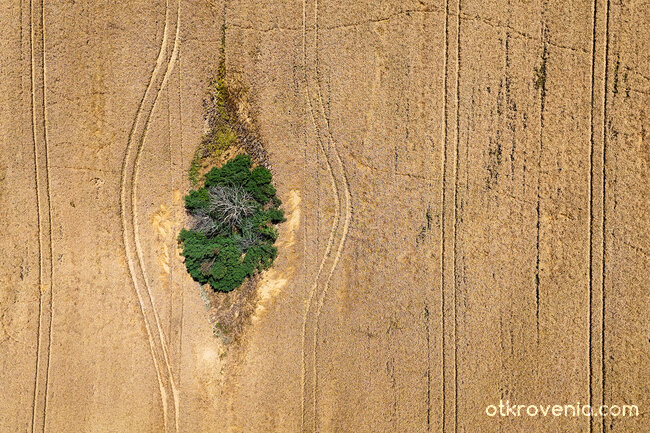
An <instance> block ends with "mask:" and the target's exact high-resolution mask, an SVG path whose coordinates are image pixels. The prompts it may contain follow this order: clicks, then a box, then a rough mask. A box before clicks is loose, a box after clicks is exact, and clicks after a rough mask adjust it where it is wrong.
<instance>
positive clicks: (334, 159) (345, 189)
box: [301, 0, 352, 432]
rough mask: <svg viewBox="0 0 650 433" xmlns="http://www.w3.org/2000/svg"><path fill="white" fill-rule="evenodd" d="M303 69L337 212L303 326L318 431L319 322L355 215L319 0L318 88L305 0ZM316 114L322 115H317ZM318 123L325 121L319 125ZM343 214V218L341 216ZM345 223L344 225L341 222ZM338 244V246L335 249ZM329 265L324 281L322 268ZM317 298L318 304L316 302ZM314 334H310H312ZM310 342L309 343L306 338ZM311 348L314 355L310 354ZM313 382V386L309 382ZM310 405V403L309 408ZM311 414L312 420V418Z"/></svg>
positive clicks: (305, 392)
mask: <svg viewBox="0 0 650 433" xmlns="http://www.w3.org/2000/svg"><path fill="white" fill-rule="evenodd" d="M302 30H303V69H304V73H305V84H306V86H305V97H306V98H307V102H308V105H309V111H310V116H311V120H312V124H313V126H314V130H315V132H316V137H317V142H318V147H319V149H320V150H321V151H322V152H323V154H324V155H325V160H326V167H327V171H328V173H329V175H330V179H331V182H332V186H331V188H332V192H333V193H334V201H335V213H334V221H333V222H332V228H331V230H330V235H329V239H328V242H327V246H326V249H325V254H324V255H323V258H322V260H321V262H320V266H319V269H318V272H317V273H316V276H315V278H314V282H313V285H312V287H311V290H310V293H309V301H308V306H307V309H306V311H305V315H304V319H303V329H302V359H303V362H302V380H301V386H302V400H301V406H302V407H301V409H302V414H301V425H302V431H303V432H305V431H310V428H309V427H310V424H311V431H313V432H316V431H317V430H318V422H317V420H318V417H317V403H318V398H317V396H318V356H317V355H318V336H319V322H320V315H321V312H322V308H323V305H324V303H325V297H326V295H327V291H328V289H329V285H330V281H331V279H332V276H333V275H334V271H335V270H336V267H337V265H338V263H339V260H340V258H341V255H342V251H343V247H344V245H345V240H346V238H347V233H348V229H349V227H350V221H351V219H352V204H351V203H352V196H351V194H350V187H349V183H348V179H347V174H346V168H345V164H344V163H343V160H342V159H341V156H340V153H339V151H338V149H337V147H336V143H335V141H334V138H333V136H332V133H331V130H330V127H329V119H328V117H327V115H326V113H325V106H324V103H323V98H322V90H321V83H320V77H319V70H318V66H319V58H318V0H315V2H314V55H315V65H314V79H313V80H312V81H315V83H316V91H315V92H314V91H313V85H312V84H310V78H309V71H308V68H307V3H306V0H303V26H302ZM312 94H315V95H316V97H317V102H318V106H317V107H316V110H317V113H316V114H315V109H314V101H313V100H312ZM317 116H318V117H320V122H319V119H317ZM319 123H322V124H323V125H322V126H320V125H319ZM321 130H324V131H325V135H326V143H324V141H323V138H322V136H321V132H320V131H321ZM341 215H343V219H342V220H341ZM341 223H342V225H341ZM335 244H336V250H334V249H333V247H334V245H335ZM326 267H327V268H328V269H329V271H328V272H327V276H326V277H325V281H324V282H323V283H322V284H321V283H320V280H321V278H322V277H323V275H324V274H323V270H324V269H325V268H326ZM315 302H316V305H314V303H315ZM309 334H311V335H309ZM308 339H309V346H310V347H307V340H308ZM308 351H311V356H308ZM310 385H311V386H310ZM308 406H311V408H309V407H308ZM310 409H311V410H310ZM310 417H311V422H309V421H310V420H309V418H310Z"/></svg>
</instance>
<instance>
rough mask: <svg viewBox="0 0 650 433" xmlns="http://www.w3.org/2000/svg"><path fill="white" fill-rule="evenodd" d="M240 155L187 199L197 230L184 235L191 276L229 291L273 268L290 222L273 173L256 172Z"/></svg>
mask: <svg viewBox="0 0 650 433" xmlns="http://www.w3.org/2000/svg"><path fill="white" fill-rule="evenodd" d="M251 166H252V162H251V159H250V157H249V156H248V155H238V156H236V157H235V158H233V159H231V160H230V161H228V162H227V163H226V164H224V165H223V166H221V167H215V168H213V169H212V170H210V172H208V173H207V174H206V175H205V182H204V185H203V186H202V187H201V188H199V189H196V190H193V191H190V193H189V194H188V195H186V196H185V207H186V209H187V211H188V212H189V213H190V215H191V217H192V226H191V228H190V229H189V230H188V229H183V230H182V231H181V233H180V235H179V242H180V243H181V244H182V254H183V256H184V257H185V266H186V268H187V271H188V272H189V274H190V275H191V276H192V278H194V280H196V281H198V282H199V283H201V284H206V283H207V284H209V285H210V286H211V287H212V289H213V290H215V291H219V292H229V291H231V290H233V289H234V288H236V287H238V286H240V285H241V284H242V283H243V282H244V280H245V279H246V278H247V277H251V276H252V275H254V274H255V273H257V272H260V271H262V270H264V269H267V268H268V267H270V266H271V265H272V264H273V260H274V259H275V257H276V256H277V249H276V247H275V246H273V243H274V242H275V240H276V238H277V236H278V235H277V231H276V229H275V228H274V227H273V226H274V225H275V224H278V223H280V222H282V221H284V213H283V211H282V209H280V205H281V202H280V200H279V199H278V198H277V196H276V191H275V188H274V187H273V185H272V184H271V181H272V175H271V172H270V171H269V170H268V169H266V168H264V167H255V168H253V169H251Z"/></svg>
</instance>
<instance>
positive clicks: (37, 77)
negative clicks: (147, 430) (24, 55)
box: [29, 0, 53, 433]
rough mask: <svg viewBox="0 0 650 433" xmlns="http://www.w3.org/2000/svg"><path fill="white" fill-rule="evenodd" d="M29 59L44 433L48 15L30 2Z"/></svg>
mask: <svg viewBox="0 0 650 433" xmlns="http://www.w3.org/2000/svg"><path fill="white" fill-rule="evenodd" d="M29 17H30V18H29V33H30V35H29V41H30V42H29V43H30V45H29V50H30V54H29V58H30V86H31V89H30V93H31V98H30V99H31V100H30V104H31V112H32V140H33V146H34V180H35V184H36V209H37V220H38V260H39V274H38V322H37V325H36V333H37V335H36V338H37V340H36V368H35V374H34V395H33V405H32V418H31V431H32V433H34V432H38V431H40V432H44V431H45V420H46V415H47V394H48V391H47V388H48V379H49V373H50V349H51V344H52V274H53V270H52V257H53V254H52V206H51V201H52V200H51V196H50V190H51V184H50V175H49V172H50V160H49V155H48V139H47V115H46V111H45V106H46V103H45V102H46V101H45V35H44V31H45V14H44V9H43V1H42V0H41V1H37V2H35V3H34V2H31V1H30V3H29Z"/></svg>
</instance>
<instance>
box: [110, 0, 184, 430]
mask: <svg viewBox="0 0 650 433" xmlns="http://www.w3.org/2000/svg"><path fill="white" fill-rule="evenodd" d="M169 3H170V2H169V0H168V1H167V2H166V6H165V26H164V30H163V39H162V42H161V44H160V49H159V52H158V58H157V60H156V65H155V67H154V70H153V72H152V74H151V77H150V80H149V83H148V85H147V88H146V90H145V93H144V95H143V97H142V99H141V100H140V104H139V106H138V110H137V112H136V116H135V119H134V121H133V125H132V128H131V132H130V133H129V139H128V143H127V148H126V153H125V156H124V162H123V165H122V174H121V191H120V213H121V217H122V234H123V238H124V249H125V253H126V258H127V263H128V269H129V274H130V276H131V279H132V281H133V286H134V288H135V292H136V296H137V298H138V303H139V306H140V311H141V313H142V317H143V320H144V325H145V329H146V332H147V337H148V340H149V348H150V351H151V356H152V359H153V363H154V368H155V370H156V377H157V380H158V386H159V389H160V395H161V400H162V408H163V423H164V426H165V431H170V429H171V428H173V429H174V430H175V431H176V432H178V431H179V395H178V390H177V388H176V383H175V379H174V375H173V373H172V368H171V365H170V360H169V354H168V352H169V351H168V347H167V342H166V340H165V335H164V332H163V330H162V327H161V324H160V317H159V315H158V311H157V310H156V306H155V303H154V300H153V296H152V294H151V287H150V286H149V280H148V277H147V274H146V271H145V267H144V260H143V253H142V248H141V245H140V238H139V234H138V224H137V212H138V211H137V197H136V193H137V177H138V166H139V163H140V157H141V154H142V148H143V144H144V139H145V136H146V134H147V131H148V129H149V124H150V121H151V115H152V113H153V110H154V108H155V106H156V103H157V101H158V97H159V95H160V92H161V91H162V89H163V87H164V86H165V85H166V84H167V81H168V79H169V75H170V73H171V71H172V70H173V68H174V65H175V62H176V59H177V57H178V50H179V44H180V1H177V7H176V8H175V9H176V11H175V13H176V20H175V28H172V27H171V23H172V21H173V18H172V13H173V9H172V8H170V5H169ZM172 34H173V35H174V39H173V46H172V49H171V50H170V35H172ZM172 425H173V427H171V426H172Z"/></svg>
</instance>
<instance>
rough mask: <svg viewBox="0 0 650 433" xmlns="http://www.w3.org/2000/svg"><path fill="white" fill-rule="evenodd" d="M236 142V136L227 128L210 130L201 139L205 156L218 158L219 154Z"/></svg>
mask: <svg viewBox="0 0 650 433" xmlns="http://www.w3.org/2000/svg"><path fill="white" fill-rule="evenodd" d="M236 142H237V135H236V134H235V133H234V132H233V130H232V129H230V128H229V127H227V126H222V127H220V128H215V129H211V130H210V132H208V133H207V134H206V135H205V137H203V147H204V149H205V153H206V154H207V155H206V156H210V157H212V158H219V157H220V156H221V154H222V153H223V152H224V151H225V150H227V149H228V148H230V146H232V145H233V144H235V143H236Z"/></svg>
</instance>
